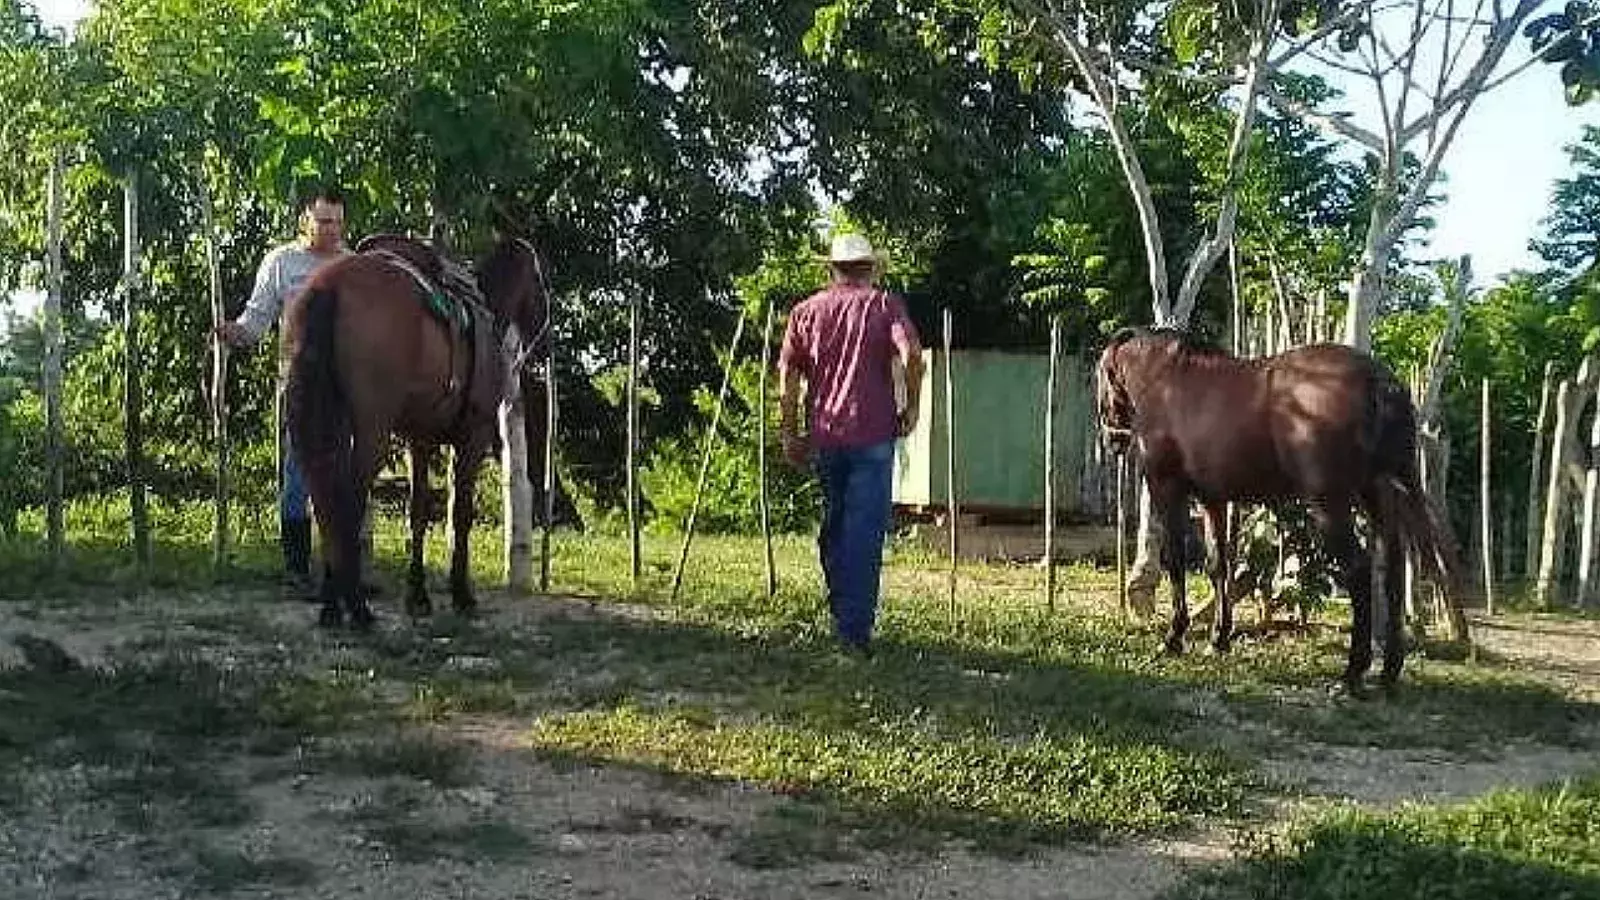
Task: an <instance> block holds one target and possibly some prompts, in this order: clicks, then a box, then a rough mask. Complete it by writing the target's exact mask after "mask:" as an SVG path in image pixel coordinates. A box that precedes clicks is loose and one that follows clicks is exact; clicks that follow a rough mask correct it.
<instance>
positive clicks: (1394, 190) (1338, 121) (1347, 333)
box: [1265, 0, 1542, 350]
mask: <svg viewBox="0 0 1600 900" xmlns="http://www.w3.org/2000/svg"><path fill="white" fill-rule="evenodd" d="M1541 2H1542V0H1519V2H1518V3H1516V4H1515V6H1512V7H1510V8H1509V9H1508V8H1507V6H1506V4H1504V3H1501V2H1496V3H1493V4H1484V3H1482V2H1481V0H1480V2H1479V3H1477V4H1476V5H1475V9H1474V11H1473V12H1472V14H1471V15H1465V14H1463V13H1464V11H1462V10H1458V9H1457V3H1456V0H1403V2H1401V3H1398V4H1394V5H1389V6H1386V7H1384V8H1382V9H1381V10H1378V9H1374V8H1371V7H1368V8H1367V9H1366V10H1364V11H1363V12H1362V13H1361V15H1362V18H1363V21H1364V22H1365V24H1366V26H1367V28H1366V34H1365V42H1364V46H1363V47H1362V48H1361V49H1360V52H1359V53H1358V54H1357V56H1358V57H1359V63H1358V64H1350V63H1347V62H1344V61H1342V60H1337V59H1322V60H1321V61H1322V62H1324V63H1325V64H1327V65H1329V66H1331V67H1334V68H1337V69H1341V70H1343V71H1345V72H1348V73H1351V74H1354V75H1356V76H1357V77H1359V78H1363V79H1365V81H1366V82H1367V83H1369V84H1370V85H1371V86H1372V90H1373V92H1374V94H1375V97H1376V100H1377V106H1378V109H1379V116H1380V123H1379V127H1378V128H1377V129H1376V130H1374V129H1368V128H1363V127H1361V126H1360V125H1358V124H1356V123H1355V122H1354V121H1353V120H1352V119H1351V118H1350V117H1347V116H1339V115H1328V114H1326V113H1323V112H1321V111H1319V110H1315V109H1312V108H1310V107H1308V106H1307V105H1305V104H1303V103H1300V102H1299V101H1297V100H1294V99H1292V98H1289V97H1286V96H1284V95H1282V94H1280V93H1278V92H1277V91H1275V90H1273V89H1272V88H1271V87H1270V86H1269V87H1268V88H1267V89H1266V90H1265V93H1266V95H1267V97H1268V99H1269V100H1271V101H1272V102H1273V103H1274V104H1276V105H1277V106H1278V107H1279V108H1280V109H1283V110H1284V111H1286V112H1289V113H1293V114H1296V115H1298V116H1300V117H1301V118H1302V119H1303V120H1305V121H1306V122H1308V123H1311V124H1314V125H1316V126H1318V127H1321V128H1322V129H1324V130H1326V131H1328V132H1331V133H1333V134H1336V135H1339V136H1342V137H1345V138H1347V139H1350V140H1352V141H1354V142H1356V143H1357V144H1360V145H1361V146H1362V147H1363V148H1364V149H1366V150H1368V151H1370V152H1371V153H1373V154H1374V155H1375V156H1376V157H1377V160H1378V178H1377V184H1376V185H1375V188H1376V197H1375V200H1374V202H1373V204H1372V210H1371V213H1370V215H1369V217H1368V220H1367V228H1366V237H1365V240H1364V244H1363V248H1362V254H1361V258H1360V260H1359V262H1358V263H1357V264H1356V268H1355V271H1354V272H1352V273H1351V278H1350V282H1349V286H1348V300H1349V302H1348V305H1347V309H1346V315H1345V323H1344V342H1345V343H1347V344H1349V345H1351V346H1353V347H1357V348H1359V349H1363V350H1365V349H1368V348H1370V346H1371V342H1372V321H1373V317H1374V315H1375V314H1376V312H1377V309H1378V306H1379V303H1380V301H1381V300H1382V297H1383V292H1384V287H1385V274H1386V272H1387V269H1388V265H1389V257H1390V254H1391V253H1392V252H1393V251H1394V248H1395V246H1396V245H1397V244H1398V243H1399V241H1400V239H1401V236H1402V235H1403V234H1404V233H1405V232H1406V230H1407V229H1409V228H1410V227H1411V226H1412V225H1413V224H1414V223H1415V221H1416V217H1417V212H1418V210H1420V209H1421V207H1422V204H1423V202H1424V201H1425V200H1426V198H1427V195H1428V192H1429V191H1430V190H1431V189H1432V187H1433V185H1434V182H1435V180H1436V179H1437V177H1438V174H1439V167H1440V165H1441V163H1442V162H1443V160H1444V156H1445V153H1446V152H1448V150H1449V149H1450V145H1451V143H1452V142H1453V141H1454V139H1455V136H1456V133H1457V131H1458V130H1459V129H1460V127H1461V123H1462V122H1463V121H1464V120H1465V119H1466V117H1467V115H1468V113H1469V112H1470V111H1471V109H1472V105H1473V103H1474V102H1475V101H1476V100H1477V99H1478V98H1479V97H1480V96H1482V95H1483V94H1484V93H1486V92H1487V91H1489V90H1492V89H1493V88H1495V87H1497V86H1498V85H1499V84H1502V83H1504V81H1505V80H1506V78H1509V77H1510V76H1509V75H1508V76H1506V77H1503V78H1500V79H1498V80H1495V79H1494V75H1495V72H1496V71H1497V70H1498V69H1499V67H1500V65H1501V62H1502V60H1503V59H1504V57H1505V54H1506V51H1507V50H1508V49H1509V48H1510V47H1511V45H1512V43H1513V42H1514V41H1515V39H1516V38H1517V35H1518V34H1519V33H1520V31H1521V29H1522V26H1523V25H1524V23H1525V22H1526V21H1527V20H1528V18H1529V17H1530V16H1531V15H1532V14H1533V13H1534V11H1535V10H1537V9H1538V8H1539V6H1540V5H1541ZM1395 22H1400V23H1401V25H1400V28H1401V30H1400V32H1399V33H1398V34H1396V35H1395V37H1396V38H1397V40H1396V41H1395V42H1393V43H1391V42H1390V40H1389V39H1388V37H1389V34H1390V33H1391V32H1392V31H1393V29H1392V27H1390V26H1391V25H1392V24H1393V23H1395ZM1436 36H1437V37H1436ZM1430 44H1431V45H1435V46H1437V47H1438V48H1439V50H1440V52H1439V54H1438V55H1439V59H1438V60H1437V68H1436V70H1435V71H1434V73H1433V77H1432V79H1431V81H1432V83H1431V84H1429V85H1426V86H1424V84H1423V83H1422V82H1423V80H1424V79H1425V78H1426V75H1425V73H1423V72H1422V71H1420V68H1421V65H1420V64H1421V52H1420V51H1421V50H1422V48H1423V47H1425V46H1429V45H1430ZM1469 59H1470V65H1466V67H1465V70H1464V73H1463V72H1462V68H1461V67H1462V66H1463V64H1464V63H1467V62H1468V60H1469ZM1524 68H1526V64H1523V65H1521V66H1518V67H1517V68H1516V70H1515V71H1514V72H1512V73H1511V74H1513V75H1514V74H1516V72H1520V71H1522V70H1523V69H1524ZM1414 102H1419V103H1421V104H1422V109H1421V110H1420V111H1417V110H1415V109H1414V108H1413V103H1414ZM1418 145H1420V147H1419V146H1418ZM1419 151H1420V152H1419ZM1408 153H1415V154H1416V155H1417V157H1418V158H1419V159H1420V160H1421V168H1420V171H1419V172H1418V173H1417V174H1416V176H1415V177H1414V178H1413V179H1412V180H1411V181H1410V183H1409V184H1407V185H1404V186H1403V187H1402V185H1401V178H1400V176H1401V166H1402V164H1403V163H1404V160H1405V156H1406V154H1408Z"/></svg>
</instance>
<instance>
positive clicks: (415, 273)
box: [367, 247, 472, 403]
mask: <svg viewBox="0 0 1600 900" xmlns="http://www.w3.org/2000/svg"><path fill="white" fill-rule="evenodd" d="M367 252H368V254H369V255H371V256H375V257H378V258H379V259H381V260H382V261H383V262H386V263H388V264H389V265H391V266H394V267H395V268H397V269H399V270H400V271H402V272H404V273H406V274H407V275H410V276H411V280H412V281H415V282H416V283H417V287H419V288H421V289H422V294H423V296H424V297H425V298H427V301H428V303H429V304H430V305H434V306H436V307H437V306H439V305H443V304H444V303H445V302H446V295H445V293H444V292H443V291H442V290H440V289H439V288H438V287H437V286H435V285H434V283H433V282H432V281H430V280H428V276H426V275H424V274H422V272H421V271H419V270H418V269H417V267H416V266H414V265H412V264H411V260H409V259H406V258H405V257H404V256H401V255H400V254H398V253H396V252H394V251H393V250H388V249H385V248H383V247H376V248H373V249H372V250H369V251H367ZM470 315H471V313H470V312H469V311H467V310H465V309H463V310H462V316H470ZM462 316H454V315H449V314H446V315H445V318H446V320H448V321H453V322H454V323H455V325H456V328H457V329H459V331H460V333H461V334H462V336H463V337H465V336H466V335H467V333H468V325H469V324H470V323H469V322H467V321H464V320H463V318H462ZM449 360H450V362H449V365H450V382H449V384H447V385H446V389H447V390H448V391H449V392H450V393H451V394H455V393H456V392H457V391H460V390H461V389H462V385H461V382H460V381H459V380H457V379H456V341H455V336H454V335H452V336H451V338H450V357H449ZM471 368H472V367H471V365H470V364H469V365H468V367H467V377H468V378H471V377H472V371H471ZM462 402H463V403H465V402H466V400H465V398H463V400H462Z"/></svg>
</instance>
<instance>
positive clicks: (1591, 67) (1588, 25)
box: [1522, 0, 1600, 106]
mask: <svg viewBox="0 0 1600 900" xmlns="http://www.w3.org/2000/svg"><path fill="white" fill-rule="evenodd" d="M1596 12H1597V10H1596V9H1595V8H1594V5H1593V4H1591V3H1589V2H1587V0H1571V2H1568V3H1566V4H1565V5H1564V6H1563V7H1562V9H1561V11H1560V12H1555V13H1550V14H1549V15H1545V16H1540V17H1539V18H1536V19H1531V20H1529V22H1528V24H1527V25H1525V26H1523V29H1522V33H1523V35H1524V36H1525V37H1527V38H1528V43H1529V44H1530V45H1531V46H1532V48H1533V51H1534V52H1535V53H1536V54H1538V57H1539V59H1540V61H1541V62H1545V63H1548V64H1550V65H1559V66H1560V67H1561V70H1560V72H1561V87H1562V89H1563V91H1564V94H1565V96H1566V100H1567V104H1568V105H1569V106H1579V105H1582V104H1584V103H1587V102H1588V101H1589V100H1590V99H1592V98H1593V97H1594V96H1595V93H1596V91H1600V22H1597V21H1596Z"/></svg>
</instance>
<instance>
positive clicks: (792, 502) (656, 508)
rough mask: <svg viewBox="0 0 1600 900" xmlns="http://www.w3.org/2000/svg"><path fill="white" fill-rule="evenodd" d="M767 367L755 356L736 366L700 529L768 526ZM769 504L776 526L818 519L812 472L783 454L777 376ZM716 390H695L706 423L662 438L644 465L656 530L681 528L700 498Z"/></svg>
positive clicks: (770, 415) (771, 411) (770, 416)
mask: <svg viewBox="0 0 1600 900" xmlns="http://www.w3.org/2000/svg"><path fill="white" fill-rule="evenodd" d="M760 378H761V367H760V365H759V364H757V363H753V362H741V363H739V364H738V365H736V366H734V369H733V377H732V379H731V380H730V383H729V388H728V396H727V399H726V403H725V404H724V407H723V410H722V420H721V422H720V424H719V425H718V428H717V433H716V441H715V444H714V446H713V448H712V453H711V463H710V468H709V469H707V475H706V486H705V494H704V497H703V498H702V500H701V504H700V514H699V518H698V519H697V520H696V521H697V524H696V526H695V528H696V531H706V532H711V533H717V532H738V533H745V534H750V533H753V532H759V531H760V528H761V509H760V493H759V492H760V489H761V485H760V477H759V469H758V455H759V453H760V443H759V441H758V431H759V423H758V422H757V420H756V415H757V414H756V410H758V409H760V407H761V404H760ZM767 391H768V406H767V412H766V415H767V422H768V428H767V473H768V483H767V490H768V503H769V509H770V515H771V521H772V528H773V530H774V531H782V532H792V531H800V530H804V529H808V528H810V527H812V525H813V524H814V523H815V522H816V519H817V515H818V510H819V506H818V504H819V503H820V497H821V494H820V491H819V489H818V487H817V484H816V481H815V480H814V479H813V478H812V477H810V476H809V474H805V473H800V472H797V471H795V470H794V469H793V468H792V467H790V466H789V464H788V463H787V462H785V461H784V459H783V452H782V446H781V445H780V443H779V441H778V431H777V427H776V426H777V421H778V396H777V384H776V378H775V377H774V378H773V379H772V380H771V382H770V383H769V385H768V388H767ZM716 399H717V398H716V391H715V390H713V389H710V388H701V389H700V390H698V391H696V392H695V406H696V407H697V408H698V409H699V411H700V414H701V416H702V417H703V419H704V422H705V424H704V425H702V426H699V427H696V428H693V429H691V430H689V431H688V433H687V434H685V435H684V436H682V437H674V438H669V439H666V440H663V441H661V442H659V443H658V444H657V445H656V446H655V447H654V448H653V450H652V451H651V453H650V456H649V459H648V463H647V465H646V466H645V468H644V469H643V470H642V471H641V472H640V476H639V477H640V483H641V484H642V486H643V488H644V493H645V497H646V498H647V499H648V501H649V503H650V506H651V507H652V509H653V515H652V517H651V520H650V526H651V528H652V530H656V531H677V530H681V529H682V528H683V527H684V525H685V524H686V523H687V522H688V520H689V512H690V510H691V508H692V507H693V505H694V497H695V488H696V485H697V483H698V480H699V476H700V469H701V465H702V457H703V454H704V452H705V451H704V447H705V434H706V431H707V429H708V427H709V424H710V419H711V416H712V413H713V411H714V409H715V407H716Z"/></svg>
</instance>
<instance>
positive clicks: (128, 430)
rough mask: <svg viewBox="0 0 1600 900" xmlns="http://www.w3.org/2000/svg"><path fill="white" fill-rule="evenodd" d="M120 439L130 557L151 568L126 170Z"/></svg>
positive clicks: (133, 211)
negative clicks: (129, 522) (125, 468)
mask: <svg viewBox="0 0 1600 900" xmlns="http://www.w3.org/2000/svg"><path fill="white" fill-rule="evenodd" d="M122 227H123V249H122V279H123V280H122V288H123V294H122V298H123V304H122V329H123V346H124V357H123V365H122V376H123V400H122V404H123V406H122V408H123V415H124V421H123V443H124V451H125V455H126V460H127V466H128V511H129V515H130V518H131V519H132V523H133V555H134V559H135V561H136V562H137V563H138V566H139V570H140V571H141V572H146V571H148V570H149V568H150V512H149V508H148V506H147V504H146V498H145V489H144V389H143V387H142V386H141V381H142V379H141V378H140V374H141V373H140V366H141V365H142V364H143V360H142V358H141V357H142V354H141V353H140V350H139V300H140V294H141V293H142V291H143V284H142V279H141V278H140V277H139V255H140V254H139V177H138V175H137V174H136V173H131V172H130V173H129V174H128V179H127V181H126V182H125V183H124V184H123V190H122Z"/></svg>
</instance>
